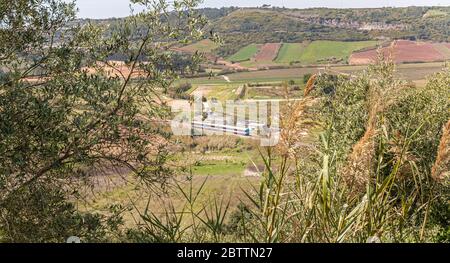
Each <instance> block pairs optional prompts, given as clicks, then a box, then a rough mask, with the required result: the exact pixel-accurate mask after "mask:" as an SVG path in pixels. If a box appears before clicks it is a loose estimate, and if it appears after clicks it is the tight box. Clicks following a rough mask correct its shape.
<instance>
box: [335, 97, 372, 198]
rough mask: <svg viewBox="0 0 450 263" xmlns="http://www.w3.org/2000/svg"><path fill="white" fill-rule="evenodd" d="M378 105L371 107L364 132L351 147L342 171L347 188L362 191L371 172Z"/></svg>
mask: <svg viewBox="0 0 450 263" xmlns="http://www.w3.org/2000/svg"><path fill="white" fill-rule="evenodd" d="M378 109H379V106H378V103H376V104H374V105H373V106H372V109H371V111H370V113H369V120H368V123H367V128H366V132H365V133H364V136H363V137H362V138H361V139H360V140H359V141H358V142H357V143H356V144H355V145H354V146H353V149H352V152H351V154H350V155H349V157H348V160H347V164H346V165H345V166H344V167H343V169H342V173H341V174H342V176H343V178H344V181H345V182H346V183H347V185H348V186H351V187H353V188H355V190H359V191H363V190H364V188H365V185H366V184H367V182H368V181H369V178H370V173H371V172H372V171H373V169H372V168H373V165H374V163H373V160H374V157H375V136H376V131H377V129H376V127H377V114H378V111H379V110H378Z"/></svg>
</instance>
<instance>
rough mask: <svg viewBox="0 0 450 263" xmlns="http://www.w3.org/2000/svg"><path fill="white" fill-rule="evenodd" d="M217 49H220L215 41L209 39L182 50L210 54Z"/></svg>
mask: <svg viewBox="0 0 450 263" xmlns="http://www.w3.org/2000/svg"><path fill="white" fill-rule="evenodd" d="M217 47H218V45H217V44H216V43H214V41H211V40H209V39H204V40H201V41H199V42H197V43H194V44H191V45H188V46H185V47H183V48H182V49H183V50H186V51H189V52H195V51H199V52H203V53H210V52H211V51H213V50H214V49H216V48H217Z"/></svg>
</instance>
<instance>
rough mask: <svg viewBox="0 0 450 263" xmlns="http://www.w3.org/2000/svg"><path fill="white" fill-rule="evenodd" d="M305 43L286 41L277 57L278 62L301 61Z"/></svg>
mask: <svg viewBox="0 0 450 263" xmlns="http://www.w3.org/2000/svg"><path fill="white" fill-rule="evenodd" d="M304 49H305V44H302V43H285V44H283V46H282V47H281V49H280V52H279V53H278V57H277V58H276V59H275V62H277V63H290V62H294V61H300V59H301V56H302V53H303V51H304Z"/></svg>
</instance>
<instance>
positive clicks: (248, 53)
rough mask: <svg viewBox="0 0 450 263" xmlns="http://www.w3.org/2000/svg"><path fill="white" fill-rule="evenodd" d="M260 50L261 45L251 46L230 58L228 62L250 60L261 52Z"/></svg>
mask: <svg viewBox="0 0 450 263" xmlns="http://www.w3.org/2000/svg"><path fill="white" fill-rule="evenodd" d="M259 48H260V45H257V44H250V45H248V46H246V47H244V48H242V49H241V50H239V51H238V52H237V53H236V54H234V55H233V56H231V57H229V58H228V60H229V61H233V62H240V61H246V60H250V59H251V58H252V57H253V56H254V55H255V54H256V53H257V52H258V51H259Z"/></svg>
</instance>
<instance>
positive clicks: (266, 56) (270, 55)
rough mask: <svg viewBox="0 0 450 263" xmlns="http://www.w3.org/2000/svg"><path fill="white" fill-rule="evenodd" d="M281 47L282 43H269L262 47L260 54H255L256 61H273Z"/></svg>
mask: <svg viewBox="0 0 450 263" xmlns="http://www.w3.org/2000/svg"><path fill="white" fill-rule="evenodd" d="M280 48H281V44H280V43H268V44H265V45H263V46H262V47H261V49H260V50H259V52H258V54H256V56H255V61H272V60H274V59H275V58H276V57H277V55H278V51H279V50H280Z"/></svg>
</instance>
